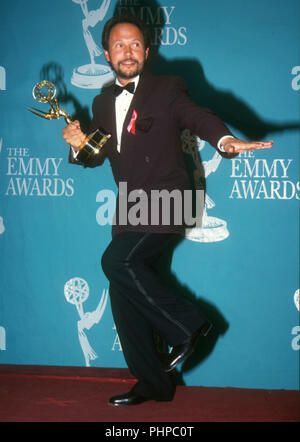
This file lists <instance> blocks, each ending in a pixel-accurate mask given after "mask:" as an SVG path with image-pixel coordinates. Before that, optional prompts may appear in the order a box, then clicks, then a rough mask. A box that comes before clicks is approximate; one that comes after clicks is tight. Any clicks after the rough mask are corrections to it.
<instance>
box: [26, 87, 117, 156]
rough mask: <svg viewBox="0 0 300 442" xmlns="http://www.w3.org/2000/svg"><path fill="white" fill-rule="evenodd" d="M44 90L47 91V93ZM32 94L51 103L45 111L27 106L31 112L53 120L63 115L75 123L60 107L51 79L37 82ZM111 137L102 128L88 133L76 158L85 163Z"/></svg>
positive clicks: (41, 101) (35, 97)
mask: <svg viewBox="0 0 300 442" xmlns="http://www.w3.org/2000/svg"><path fill="white" fill-rule="evenodd" d="M43 90H45V91H46V93H47V95H45V92H43ZM32 95H33V98H34V99H35V100H37V101H39V102H40V103H49V104H50V110H49V111H48V112H44V111H41V110H39V109H36V108H35V107H32V108H27V109H28V110H29V111H30V112H32V113H34V114H35V115H38V116H39V117H42V118H46V119H47V120H52V119H53V118H55V119H57V120H58V119H59V118H60V117H61V116H62V117H64V119H65V121H66V123H67V124H71V123H73V120H72V119H71V117H70V115H69V114H68V113H67V112H66V111H65V110H64V109H62V108H60V107H59V104H58V100H57V98H55V95H56V88H55V86H54V84H53V83H51V81H47V80H43V81H39V82H38V83H36V85H35V86H34V88H33V90H32ZM110 137H111V135H110V134H108V133H106V132H105V131H104V130H102V129H97V130H96V131H95V132H93V133H91V134H90V135H87V136H86V138H85V139H84V141H83V143H82V144H81V146H80V148H79V149H80V150H79V152H78V154H77V157H76V159H78V160H79V161H80V162H82V163H83V164H85V163H86V161H87V160H88V159H89V158H90V157H91V156H93V155H97V154H99V152H100V150H101V149H102V147H103V145H104V144H105V143H106V141H107V140H109V138H110Z"/></svg>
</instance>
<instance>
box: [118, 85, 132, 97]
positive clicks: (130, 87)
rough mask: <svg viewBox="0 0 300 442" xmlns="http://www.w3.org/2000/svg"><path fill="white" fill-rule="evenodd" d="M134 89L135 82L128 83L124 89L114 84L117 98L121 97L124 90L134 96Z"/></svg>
mask: <svg viewBox="0 0 300 442" xmlns="http://www.w3.org/2000/svg"><path fill="white" fill-rule="evenodd" d="M134 89H135V84H134V82H131V83H128V84H126V86H124V87H122V86H119V85H118V84H114V93H115V96H116V97H117V96H118V95H120V94H121V93H122V92H123V91H124V90H126V91H128V92H130V93H131V94H134Z"/></svg>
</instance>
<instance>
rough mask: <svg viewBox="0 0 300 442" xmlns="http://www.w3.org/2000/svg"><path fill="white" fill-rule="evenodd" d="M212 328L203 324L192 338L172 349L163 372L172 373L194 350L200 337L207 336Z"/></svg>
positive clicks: (208, 324) (206, 323)
mask: <svg viewBox="0 0 300 442" xmlns="http://www.w3.org/2000/svg"><path fill="white" fill-rule="evenodd" d="M211 328H212V324H211V323H210V322H208V321H207V322H205V323H204V324H203V325H202V326H201V327H200V328H199V329H198V330H197V331H195V333H193V334H192V336H191V337H190V338H189V339H188V340H187V341H185V342H184V343H183V344H180V345H176V346H175V347H173V348H172V351H171V353H170V355H169V363H168V366H167V368H166V370H165V371H167V372H168V371H172V370H174V368H176V367H177V365H178V364H180V363H181V362H183V361H185V360H186V359H187V358H188V357H189V356H190V355H191V354H192V353H193V351H194V350H195V348H196V346H197V343H198V340H199V338H200V336H207V335H208V333H209V332H210V330H211Z"/></svg>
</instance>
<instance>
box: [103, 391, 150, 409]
mask: <svg viewBox="0 0 300 442" xmlns="http://www.w3.org/2000/svg"><path fill="white" fill-rule="evenodd" d="M151 400H152V399H151V398H147V397H144V396H140V395H139V394H137V393H134V392H132V391H129V392H128V393H123V394H118V395H117V396H113V397H111V398H110V399H109V401H108V403H109V405H114V406H115V407H122V406H124V405H138V404H141V403H142V402H146V401H151Z"/></svg>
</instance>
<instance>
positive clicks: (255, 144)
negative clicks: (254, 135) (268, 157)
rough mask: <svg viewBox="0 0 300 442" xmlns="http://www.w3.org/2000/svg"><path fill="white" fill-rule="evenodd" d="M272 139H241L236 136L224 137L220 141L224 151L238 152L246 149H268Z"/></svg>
mask: <svg viewBox="0 0 300 442" xmlns="http://www.w3.org/2000/svg"><path fill="white" fill-rule="evenodd" d="M273 143H274V141H243V140H239V139H238V138H233V137H232V138H226V139H225V140H224V142H223V143H222V145H223V147H224V149H225V152H227V153H240V152H246V151H248V150H257V149H270V148H271V147H272V145H273Z"/></svg>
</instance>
